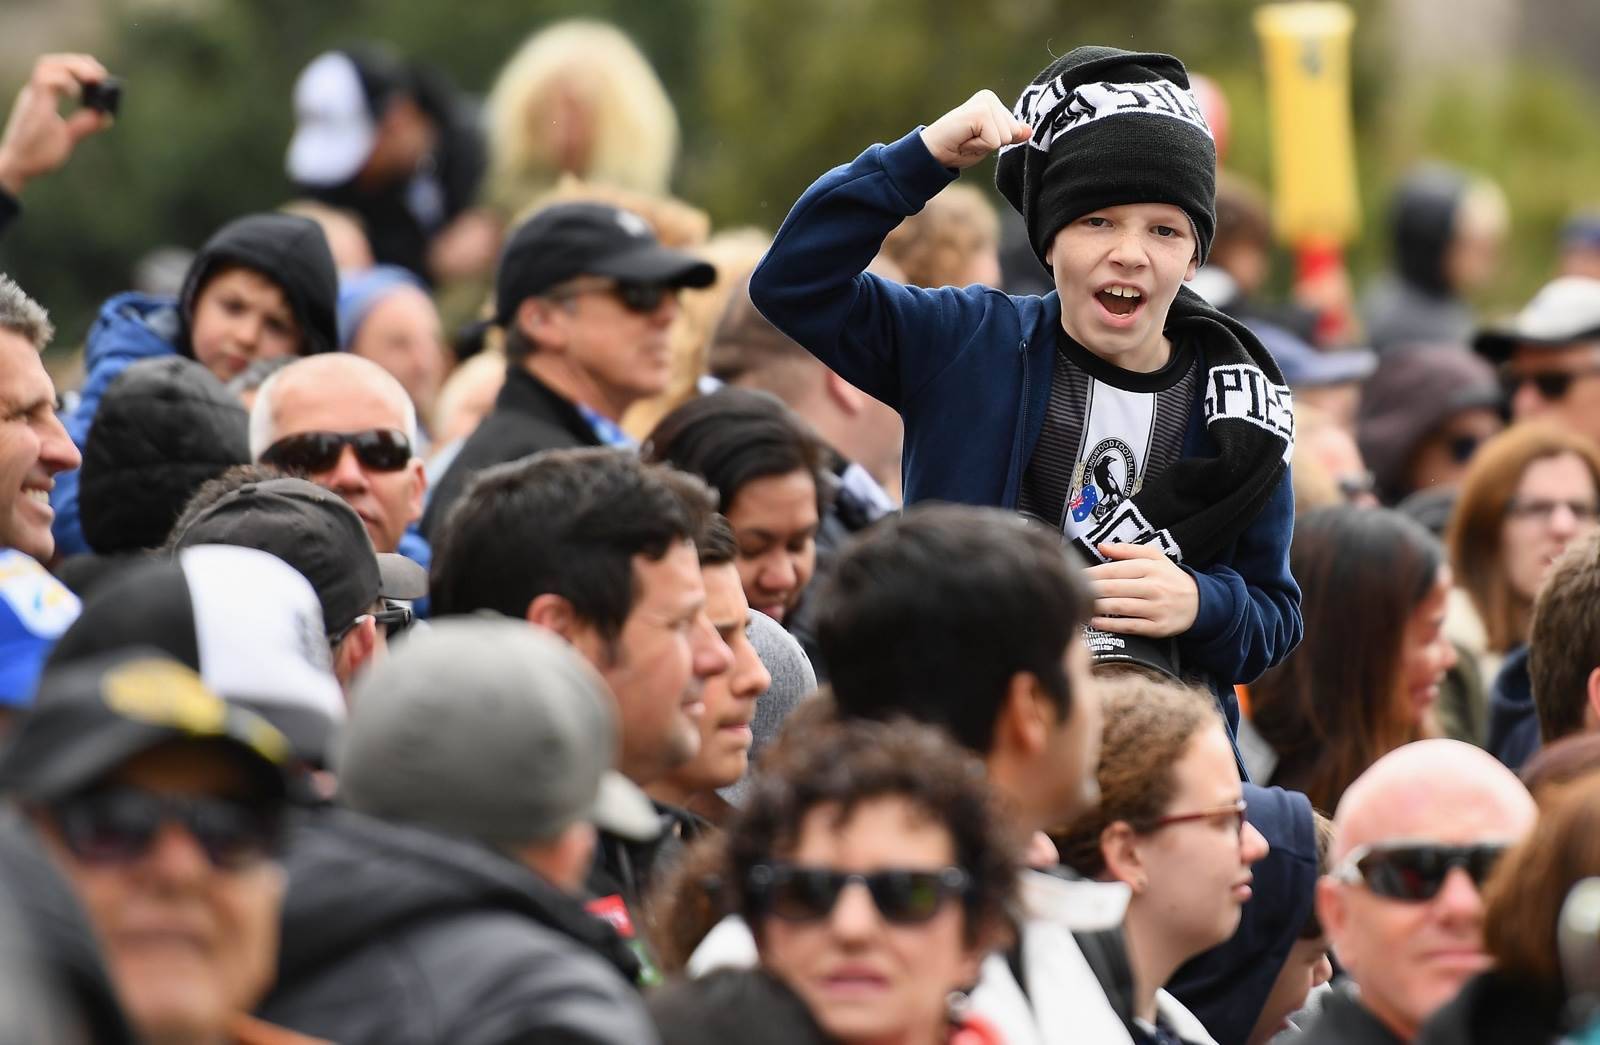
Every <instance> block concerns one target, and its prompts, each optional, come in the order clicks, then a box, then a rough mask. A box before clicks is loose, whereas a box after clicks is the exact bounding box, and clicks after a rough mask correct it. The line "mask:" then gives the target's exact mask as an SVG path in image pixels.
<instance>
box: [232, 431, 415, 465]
mask: <svg viewBox="0 0 1600 1045" xmlns="http://www.w3.org/2000/svg"><path fill="white" fill-rule="evenodd" d="M346 446H348V447H350V448H352V449H353V450H355V452H356V460H358V461H360V462H361V463H362V464H363V465H366V466H367V467H368V468H371V469H372V470H373V471H375V472H398V471H399V470H400V469H402V468H404V467H405V466H406V465H407V464H409V463H410V462H411V440H409V439H407V438H406V434H405V433H404V432H402V431H400V430H399V429H397V428H369V429H367V430H366V431H365V432H300V433H299V434H297V435H286V436H284V437H283V438H282V439H279V440H278V441H277V442H275V443H273V444H272V445H271V446H269V447H267V449H266V451H265V452H264V453H262V455H261V461H262V463H263V464H270V465H272V466H273V467H274V468H281V469H283V470H284V471H286V472H294V473H298V474H302V475H315V474H317V473H318V472H326V471H328V470H329V469H331V468H333V466H334V465H336V464H338V463H339V455H340V454H342V453H344V448H345V447H346Z"/></svg>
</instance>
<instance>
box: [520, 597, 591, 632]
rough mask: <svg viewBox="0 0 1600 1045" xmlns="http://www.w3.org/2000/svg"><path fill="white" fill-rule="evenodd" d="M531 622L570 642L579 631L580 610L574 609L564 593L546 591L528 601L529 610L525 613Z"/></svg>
mask: <svg viewBox="0 0 1600 1045" xmlns="http://www.w3.org/2000/svg"><path fill="white" fill-rule="evenodd" d="M525 616H526V618H527V621H528V623H529V624H537V625H539V626H540V627H541V628H548V629H549V630H551V631H553V632H555V633H556V634H557V635H560V636H561V637H562V638H563V639H565V640H566V641H568V642H571V641H573V638H574V637H575V636H576V634H577V631H578V612H577V610H575V609H573V607H572V603H570V602H568V601H567V599H566V597H565V596H563V595H556V594H555V593H553V592H545V593H544V594H542V595H539V596H537V597H535V598H534V600H533V601H532V602H530V603H528V612H527V613H526V614H525Z"/></svg>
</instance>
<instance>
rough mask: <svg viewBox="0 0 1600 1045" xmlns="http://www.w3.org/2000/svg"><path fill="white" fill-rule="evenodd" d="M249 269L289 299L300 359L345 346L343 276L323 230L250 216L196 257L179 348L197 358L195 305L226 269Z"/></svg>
mask: <svg viewBox="0 0 1600 1045" xmlns="http://www.w3.org/2000/svg"><path fill="white" fill-rule="evenodd" d="M235 265H238V266H243V267H244V268H248V269H253V270H254V271H256V272H259V273H261V274H262V275H263V276H266V277H267V278H268V279H270V280H272V282H274V283H276V284H277V285H278V287H279V288H280V289H281V290H282V291H283V295H284V297H286V298H288V300H289V307H290V309H291V310H293V312H294V318H295V320H296V321H297V322H298V323H299V324H300V333H301V336H302V337H303V338H304V339H305V344H304V346H303V347H302V349H301V352H300V354H301V355H303V356H309V355H314V354H315V353H318V352H332V351H335V350H336V349H338V347H339V271H338V269H337V268H335V267H334V264H333V252H332V251H330V250H329V249H328V240H327V237H325V236H324V235H323V234H322V226H320V225H318V224H317V223H316V222H314V221H312V220H311V219H310V218H302V217H300V216H299V215H296V214H276V213H266V214H247V215H245V216H244V217H242V218H237V219H235V220H233V221H230V222H228V224H226V225H224V226H222V228H220V229H218V230H217V231H216V233H215V234H213V235H212V237H211V238H210V239H208V240H206V243H205V246H203V247H201V248H200V252H199V253H198V254H196V255H195V257H194V261H193V262H192V263H191V264H190V265H189V272H188V274H187V275H186V276H184V278H183V289H182V290H181V291H180V292H179V293H178V316H179V323H180V328H179V330H178V337H177V342H176V347H177V349H178V351H179V352H180V353H182V354H183V355H186V356H193V355H194V348H193V347H192V345H191V344H190V341H189V335H190V330H191V329H192V326H193V324H194V306H195V302H196V301H197V300H199V297H200V292H201V291H202V290H204V289H205V286H206V283H208V282H209V281H210V280H211V277H213V276H215V275H216V274H217V273H218V272H220V271H221V270H222V269H223V268H226V267H230V266H235Z"/></svg>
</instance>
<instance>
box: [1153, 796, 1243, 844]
mask: <svg viewBox="0 0 1600 1045" xmlns="http://www.w3.org/2000/svg"><path fill="white" fill-rule="evenodd" d="M1248 808H1249V806H1248V804H1247V803H1246V802H1245V800H1244V799H1242V798H1241V799H1239V801H1237V802H1229V803H1228V804H1227V805H1225V806H1216V807H1214V808H1212V809H1201V810H1197V811H1196V812H1193V813H1173V814H1171V815H1170V816H1161V817H1157V818H1156V819H1154V820H1152V821H1150V823H1149V824H1147V825H1145V826H1144V828H1143V829H1142V832H1143V833H1144V834H1149V833H1150V832H1152V831H1159V830H1160V829H1161V828H1163V827H1171V826H1172V825H1173V824H1187V823H1192V822H1193V821H1196V820H1223V821H1225V822H1226V821H1231V823H1229V824H1228V826H1230V827H1232V828H1233V830H1234V832H1235V833H1236V834H1238V835H1240V836H1243V835H1244V814H1245V810H1246V809H1248Z"/></svg>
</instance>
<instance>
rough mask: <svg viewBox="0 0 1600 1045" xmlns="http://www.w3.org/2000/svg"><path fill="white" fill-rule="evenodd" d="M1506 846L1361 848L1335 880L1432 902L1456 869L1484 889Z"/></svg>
mask: <svg viewBox="0 0 1600 1045" xmlns="http://www.w3.org/2000/svg"><path fill="white" fill-rule="evenodd" d="M1505 851H1506V846H1505V845H1504V844H1502V843H1482V844H1479V845H1434V844H1432V843H1428V842H1399V843H1388V844H1384V845H1373V846H1360V847H1358V848H1357V849H1355V850H1354V851H1352V852H1351V853H1350V855H1349V856H1348V857H1346V858H1345V861H1344V863H1342V864H1340V865H1339V867H1338V868H1337V869H1336V870H1335V871H1334V872H1333V875H1332V877H1333V878H1335V879H1336V880H1338V881H1341V882H1345V883H1347V884H1350V885H1356V884H1359V883H1365V885H1366V887H1367V888H1368V889H1370V890H1372V892H1374V893H1376V894H1377V895H1378V896H1386V897H1388V898H1389V899H1391V900H1405V901H1408V902H1413V903H1415V902H1421V901H1423V900H1431V899H1433V898H1434V897H1435V896H1437V895H1438V893H1439V890H1440V889H1443V888H1444V881H1445V879H1446V878H1447V877H1449V875H1450V871H1451V870H1452V869H1453V868H1457V867H1459V868H1461V869H1462V870H1463V871H1465V872H1467V877H1468V878H1471V879H1472V884H1473V885H1476V886H1477V887H1479V888H1480V889H1481V888H1482V887H1483V883H1484V882H1486V881H1488V880H1489V873H1490V872H1491V871H1493V870H1494V865H1495V864H1496V863H1497V862H1498V861H1499V860H1500V857H1501V856H1502V855H1503V854H1504V853H1505Z"/></svg>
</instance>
